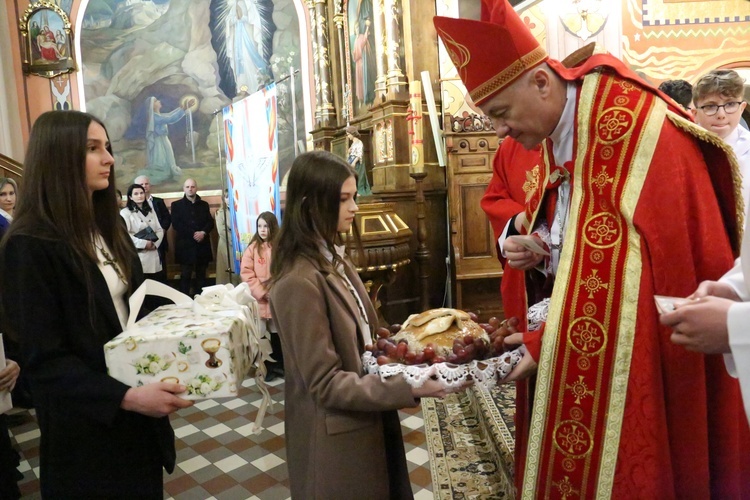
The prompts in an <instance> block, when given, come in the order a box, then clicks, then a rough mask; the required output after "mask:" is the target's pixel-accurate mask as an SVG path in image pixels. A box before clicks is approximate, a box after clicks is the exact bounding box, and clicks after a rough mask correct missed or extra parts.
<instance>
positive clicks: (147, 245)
mask: <svg viewBox="0 0 750 500" xmlns="http://www.w3.org/2000/svg"><path fill="white" fill-rule="evenodd" d="M120 217H122V218H123V220H124V221H125V225H126V226H127V228H128V234H129V235H130V239H131V240H133V244H135V248H136V249H137V250H138V258H139V259H140V260H141V266H143V275H144V277H145V278H150V279H157V277H156V275H157V273H159V272H161V260H160V259H159V251H158V248H159V244H160V243H161V240H162V239H164V230H163V229H162V227H161V224H159V219H157V218H156V213H155V212H154V211H153V210H151V206H150V205H149V204H148V203H147V202H146V191H145V190H144V189H143V186H141V185H140V184H131V185H130V187H128V202H127V205H125V208H123V209H122V210H120ZM147 227H150V228H151V230H152V231H153V233H154V234H155V235H156V237H157V240H156V241H150V240H148V239H143V238H138V237H136V234H138V233H139V232H141V231H146V230H147V229H146V228H147Z"/></svg>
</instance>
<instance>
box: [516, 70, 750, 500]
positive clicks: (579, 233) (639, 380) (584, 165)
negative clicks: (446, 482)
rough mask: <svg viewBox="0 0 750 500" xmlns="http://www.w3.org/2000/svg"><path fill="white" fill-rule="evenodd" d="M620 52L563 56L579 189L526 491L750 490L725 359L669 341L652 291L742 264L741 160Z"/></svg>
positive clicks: (532, 428)
mask: <svg viewBox="0 0 750 500" xmlns="http://www.w3.org/2000/svg"><path fill="white" fill-rule="evenodd" d="M609 59H611V60H613V61H614V62H613V64H612V65H610V66H609V67H602V66H600V62H601V61H602V58H601V56H594V57H592V60H593V61H590V62H589V64H587V65H585V66H586V67H585V68H584V69H580V68H578V69H577V70H576V71H577V73H576V74H572V73H566V70H564V69H562V68H559V67H555V66H554V62H553V61H551V63H552V64H551V65H552V66H553V67H554V69H555V70H556V71H558V72H560V73H561V74H562V75H563V77H564V78H566V79H568V80H573V81H576V84H577V85H578V99H577V110H576V121H575V128H574V141H575V142H574V144H575V146H574V158H573V170H572V172H571V174H572V196H571V206H570V212H569V215H568V218H567V223H566V225H565V227H564V228H563V229H564V239H563V249H562V255H561V259H560V266H559V268H558V270H557V275H556V279H555V284H554V289H553V291H552V296H551V301H550V309H549V313H548V316H547V322H546V325H545V327H544V335H543V336H542V337H541V341H540V343H539V345H538V346H537V350H538V353H537V356H536V359H538V360H539V367H538V372H537V376H536V382H535V388H534V392H533V405H532V407H533V410H532V411H531V415H530V419H529V420H528V421H526V422H519V423H520V428H519V432H518V435H517V446H516V453H517V454H518V457H519V461H517V464H518V468H517V470H516V475H517V481H518V486H519V490H518V494H519V497H523V498H537V497H539V498H560V499H573V498H608V497H614V498H710V497H714V498H739V497H740V496H745V497H750V447H749V444H750V433H749V431H748V422H747V418H745V415H744V410H743V407H742V404H741V399H740V393H739V387H738V384H737V381H736V380H734V379H732V378H731V377H729V375H728V374H727V372H726V369H725V367H724V363H723V359H722V357H721V356H718V355H714V356H711V355H708V356H706V355H702V354H698V353H692V352H689V351H687V350H685V349H684V348H682V347H679V346H675V345H673V344H672V343H671V342H670V341H669V336H670V333H671V332H670V330H669V329H667V328H665V327H663V326H661V325H660V324H659V320H658V313H657V310H656V307H655V305H654V299H653V296H654V295H655V294H660V295H671V296H678V297H684V296H687V295H689V294H690V293H692V292H693V291H694V290H695V289H696V287H697V286H698V284H699V283H700V282H701V281H703V280H707V279H718V278H719V277H720V276H722V274H723V273H724V272H725V271H726V270H727V269H729V268H730V267H731V266H732V263H733V256H734V253H736V251H737V249H738V248H739V233H738V231H737V228H738V227H741V223H740V222H739V221H738V217H737V214H738V213H742V212H741V210H738V207H737V205H736V204H735V201H734V200H735V196H733V194H734V190H735V187H734V183H733V176H734V175H736V168H737V166H736V161H735V160H734V158H733V157H731V158H730V157H729V156H727V147H726V146H724V145H723V143H722V142H721V141H720V140H717V139H718V138H715V137H714V136H711V135H708V134H707V133H706V132H705V131H703V130H702V129H699V128H698V127H697V126H696V125H694V124H693V123H691V122H689V121H688V120H686V119H685V118H683V117H682V116H680V115H679V114H677V113H675V112H674V111H673V110H670V109H668V106H667V104H666V103H665V102H664V101H663V100H661V99H659V98H658V97H657V95H656V93H655V92H652V91H650V90H648V89H646V88H644V86H641V85H639V83H638V82H637V81H634V80H631V79H628V78H625V77H623V76H622V73H624V72H625V71H621V68H619V67H618V66H617V65H618V64H619V65H620V66H621V65H622V63H619V61H616V60H614V58H611V56H606V57H605V58H604V62H607V63H608V62H610V61H609ZM597 66H599V67H597ZM581 80H582V81H581ZM550 156H551V154H550V151H549V150H548V147H547V146H545V148H544V151H543V152H542V167H541V168H542V179H543V181H541V182H539V183H538V187H537V190H536V192H535V193H534V194H533V195H532V196H531V198H530V200H529V202H528V204H527V218H528V220H529V221H530V227H531V228H533V227H534V225H535V224H536V223H537V222H538V221H540V220H542V219H546V220H547V221H551V220H552V217H553V214H554V202H551V201H550V199H551V198H553V196H550V195H549V193H550V192H551V191H554V190H550V189H545V188H547V187H548V186H549V185H550V179H549V176H550V175H551V172H553V170H554V165H550V164H549V163H550V162H549V159H550ZM717 197H718V198H719V199H717ZM740 218H741V217H740ZM530 394H531V393H530ZM525 397H526V396H525V395H524V393H523V392H519V401H518V408H519V410H520V411H521V414H522V415H524V416H527V415H528V413H524V412H525V409H526V408H528V406H529V405H528V403H529V401H528V400H525ZM526 418H528V417H526ZM520 481H522V484H521V483H520Z"/></svg>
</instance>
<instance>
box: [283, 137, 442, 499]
mask: <svg viewBox="0 0 750 500" xmlns="http://www.w3.org/2000/svg"><path fill="white" fill-rule="evenodd" d="M287 186H288V187H287V197H286V210H285V215H284V221H283V224H282V225H281V230H280V233H279V238H278V240H277V243H276V245H275V246H274V254H273V262H272V263H271V275H272V285H271V311H272V313H273V317H274V319H275V320H276V322H277V324H278V327H279V334H280V335H281V342H282V344H283V345H284V367H285V371H286V386H285V390H286V396H285V405H286V418H285V422H284V424H285V436H286V449H287V466H288V469H289V483H290V490H291V494H292V498H296V499H305V500H307V499H315V498H319V499H334V498H357V499H373V500H374V499H383V498H390V499H399V498H412V492H411V487H410V483H409V471H408V469H407V466H406V457H405V454H404V445H403V439H402V436H401V426H400V422H399V418H398V412H397V411H396V410H398V409H399V408H404V407H413V406H417V405H418V404H419V401H418V398H419V397H422V396H442V395H444V394H445V391H444V390H443V388H442V386H441V385H440V383H439V382H438V381H435V380H428V381H427V382H425V384H424V385H423V386H422V387H420V388H419V389H413V388H412V387H410V386H409V384H408V383H406V381H405V380H404V379H403V378H402V377H391V378H389V379H387V380H385V381H383V380H381V379H380V376H378V375H363V372H362V359H361V356H362V354H363V353H364V350H365V344H369V343H371V342H372V338H371V331H372V329H374V328H376V327H377V326H378V325H377V316H376V314H375V310H374V309H373V306H372V303H371V302H370V300H369V298H368V296H367V293H366V292H365V287H364V285H363V284H362V281H361V280H360V278H359V276H358V275H357V272H356V271H355V269H354V267H353V266H352V264H351V263H350V262H349V260H348V258H347V257H346V256H345V255H344V253H343V247H338V246H336V244H337V243H339V244H340V243H341V236H340V233H347V232H348V231H349V229H350V228H351V226H352V222H353V220H354V214H355V213H356V212H357V210H358V208H357V204H356V203H355V201H354V200H355V196H356V193H357V183H356V180H355V177H354V170H353V169H352V168H351V167H350V166H349V165H348V164H347V163H346V162H345V161H344V160H343V159H341V158H339V157H337V156H335V155H333V154H331V153H328V152H326V151H312V152H308V153H304V154H302V155H300V156H298V157H297V158H296V159H295V160H294V163H293V164H292V169H291V171H290V173H289V182H288V185H287Z"/></svg>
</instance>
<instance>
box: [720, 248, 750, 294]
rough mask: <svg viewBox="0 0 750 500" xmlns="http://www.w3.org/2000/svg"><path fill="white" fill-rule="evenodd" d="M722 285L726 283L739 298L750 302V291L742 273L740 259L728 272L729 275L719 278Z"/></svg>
mask: <svg viewBox="0 0 750 500" xmlns="http://www.w3.org/2000/svg"><path fill="white" fill-rule="evenodd" d="M719 282H720V283H724V284H726V285H729V286H730V287H732V290H734V291H735V293H737V296H738V297H739V298H740V300H741V301H743V302H748V301H750V291H749V290H748V289H747V285H746V284H745V276H744V274H743V272H742V265H741V264H740V259H737V260H736V261H735V262H734V267H733V268H732V269H730V270H729V271H727V273H726V274H725V275H724V276H722V277H721V278H719Z"/></svg>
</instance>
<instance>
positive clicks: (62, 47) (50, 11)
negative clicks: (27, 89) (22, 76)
mask: <svg viewBox="0 0 750 500" xmlns="http://www.w3.org/2000/svg"><path fill="white" fill-rule="evenodd" d="M19 31H20V32H21V38H22V40H23V70H24V72H25V73H27V74H32V75H38V76H43V77H45V78H54V77H56V76H58V75H62V74H65V73H69V72H71V71H74V70H75V58H74V56H73V35H72V31H71V25H70V20H69V19H68V15H67V14H66V13H65V11H63V10H62V9H61V8H60V7H59V6H58V5H57V4H55V3H54V2H52V1H40V2H37V3H33V4H31V5H29V7H28V8H27V9H26V10H25V11H24V14H23V16H22V17H21V19H20V21H19Z"/></svg>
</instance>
